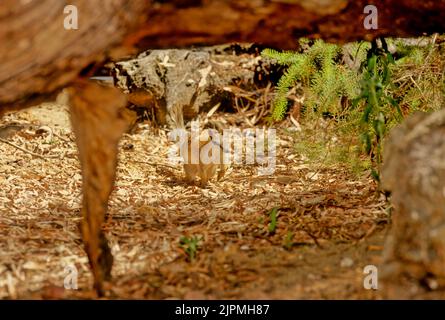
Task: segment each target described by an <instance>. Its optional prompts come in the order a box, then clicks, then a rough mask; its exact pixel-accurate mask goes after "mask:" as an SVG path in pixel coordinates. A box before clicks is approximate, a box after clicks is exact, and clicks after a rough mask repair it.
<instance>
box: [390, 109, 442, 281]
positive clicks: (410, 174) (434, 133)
mask: <svg viewBox="0 0 445 320" xmlns="http://www.w3.org/2000/svg"><path fill="white" fill-rule="evenodd" d="M444 137H445V109H443V110H441V111H438V112H435V113H432V114H423V113H418V114H415V115H413V116H412V117H410V118H409V119H407V121H406V122H405V123H404V124H403V125H401V126H400V127H398V128H396V129H394V130H393V132H392V133H391V135H390V137H389V138H388V140H387V143H386V144H385V154H384V165H383V169H382V178H383V180H382V186H383V188H385V189H386V190H389V191H391V202H392V203H393V205H394V207H395V208H394V214H393V215H392V229H391V232H390V234H389V236H388V238H387V242H386V245H385V262H384V269H383V273H382V278H386V279H387V280H388V281H398V280H400V276H401V275H405V276H408V277H411V278H414V279H417V280H419V281H421V282H423V283H426V284H428V285H429V286H430V288H431V289H436V288H437V287H438V286H442V287H445V165H444V164H445V139H444Z"/></svg>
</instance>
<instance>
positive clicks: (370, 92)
mask: <svg viewBox="0 0 445 320" xmlns="http://www.w3.org/2000/svg"><path fill="white" fill-rule="evenodd" d="M390 64H394V59H393V57H392V55H391V53H390V52H389V51H388V49H387V46H386V42H385V41H384V40H383V39H382V48H378V46H377V41H373V43H372V47H371V49H370V50H369V52H368V59H367V61H366V63H364V72H363V76H362V77H363V78H362V81H361V94H360V96H359V97H358V98H356V99H355V100H354V103H353V105H354V106H357V105H358V104H359V102H360V101H363V102H364V103H363V107H362V109H361V112H362V118H361V123H360V125H361V134H360V140H361V142H362V144H363V146H364V151H365V152H366V154H369V155H370V156H371V159H372V162H373V163H374V166H373V168H372V176H373V178H374V179H375V180H377V181H379V173H378V170H379V169H378V168H379V166H380V164H381V162H382V142H383V138H384V137H385V135H386V133H387V131H388V127H387V123H388V122H391V121H396V122H399V121H400V120H401V119H402V118H403V115H402V112H401V110H400V108H399V105H398V103H397V101H396V100H394V99H393V98H392V97H391V95H390V94H388V88H390V87H391V86H392V82H391V70H390ZM388 106H390V107H392V108H394V109H395V110H396V111H397V112H391V110H388Z"/></svg>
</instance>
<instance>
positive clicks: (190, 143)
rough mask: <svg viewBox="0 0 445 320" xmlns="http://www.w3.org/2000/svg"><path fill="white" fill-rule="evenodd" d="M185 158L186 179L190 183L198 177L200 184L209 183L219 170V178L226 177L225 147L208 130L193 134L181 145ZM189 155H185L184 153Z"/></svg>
mask: <svg viewBox="0 0 445 320" xmlns="http://www.w3.org/2000/svg"><path fill="white" fill-rule="evenodd" d="M181 152H183V153H182V155H183V158H184V172H185V179H186V181H187V182H189V183H194V182H195V181H196V178H197V177H199V179H200V181H199V182H200V186H201V187H203V186H205V185H207V182H208V181H209V180H211V179H212V178H213V177H214V176H215V174H216V172H217V171H218V176H217V180H220V179H221V178H222V177H224V173H225V169H226V168H225V165H224V161H223V158H224V149H223V148H222V146H221V144H219V143H218V142H216V141H214V140H213V139H212V138H211V136H210V134H209V131H208V130H204V131H202V132H201V134H199V135H198V134H196V135H193V134H192V135H191V136H189V137H188V139H187V140H186V141H185V142H184V144H183V145H182V147H181ZM185 152H186V153H187V156H186V157H184V153H185Z"/></svg>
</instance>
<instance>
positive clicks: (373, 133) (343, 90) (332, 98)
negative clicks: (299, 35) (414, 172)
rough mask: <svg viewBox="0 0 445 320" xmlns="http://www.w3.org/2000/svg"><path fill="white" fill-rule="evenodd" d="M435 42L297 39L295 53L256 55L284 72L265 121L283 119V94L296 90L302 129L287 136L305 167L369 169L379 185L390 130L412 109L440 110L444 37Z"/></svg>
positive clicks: (285, 102) (444, 75) (443, 91)
mask: <svg viewBox="0 0 445 320" xmlns="http://www.w3.org/2000/svg"><path fill="white" fill-rule="evenodd" d="M435 37H436V36H433V37H430V38H419V39H408V40H407V39H395V40H393V39H388V40H387V43H388V45H386V41H385V40H380V42H381V45H380V46H377V41H375V42H374V43H369V42H356V43H349V44H346V45H344V46H337V45H333V44H327V43H324V42H323V41H321V40H317V41H315V42H313V43H312V44H311V42H310V41H308V40H306V39H302V40H300V49H299V50H298V51H295V52H294V51H285V52H278V51H275V50H264V51H263V53H262V54H263V56H265V57H269V58H272V59H275V60H276V61H277V62H278V63H279V64H282V65H284V66H286V67H287V71H286V72H285V74H284V75H283V77H282V78H281V79H280V81H279V82H278V84H277V88H276V97H275V99H274V104H273V112H272V119H273V120H282V119H283V118H284V117H285V114H286V112H287V108H288V105H289V100H290V99H289V98H288V97H289V91H290V90H291V89H293V88H295V87H297V88H298V89H297V90H298V93H297V95H299V96H300V97H303V98H304V105H303V106H302V109H301V110H302V112H303V113H302V120H301V121H304V126H302V128H303V131H302V132H297V133H292V135H295V138H296V139H297V140H296V144H295V146H296V151H297V153H298V154H301V155H302V156H303V157H304V158H306V159H307V160H308V161H309V162H311V163H314V162H317V160H318V161H323V162H324V165H335V164H338V163H341V164H342V165H346V166H347V167H348V168H349V169H351V171H352V172H353V173H355V174H361V173H362V172H363V171H365V170H366V171H367V170H371V174H372V175H373V177H374V178H375V179H376V180H377V181H378V180H379V170H378V168H379V165H380V163H381V162H382V141H383V138H384V137H385V136H386V135H387V133H388V132H389V130H390V129H391V128H392V127H393V126H395V125H396V124H397V123H399V122H400V121H401V120H402V119H403V117H405V116H407V115H409V114H410V113H412V112H414V111H418V110H420V111H425V112H429V111H432V110H438V109H440V108H442V107H443V106H444V101H445V72H444V70H445V58H444V57H445V41H444V40H445V37H443V36H437V41H435V39H436V38H435ZM388 47H389V48H390V49H391V52H395V55H394V56H393V55H392V54H391V53H390V50H388ZM293 92H295V91H293ZM326 115H328V117H329V118H326ZM303 117H304V118H303ZM322 118H324V120H322Z"/></svg>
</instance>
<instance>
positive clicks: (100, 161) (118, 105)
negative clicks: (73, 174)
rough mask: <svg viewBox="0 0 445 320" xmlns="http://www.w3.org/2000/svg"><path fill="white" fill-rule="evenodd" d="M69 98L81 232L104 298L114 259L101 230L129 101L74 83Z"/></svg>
mask: <svg viewBox="0 0 445 320" xmlns="http://www.w3.org/2000/svg"><path fill="white" fill-rule="evenodd" d="M69 94H70V99H71V105H70V112H71V121H72V125H73V130H74V133H75V134H76V142H77V149H78V150H79V159H80V163H81V166H82V193H83V199H82V217H83V220H82V224H81V231H82V237H83V242H84V245H85V251H86V252H87V254H88V258H89V261H90V265H91V269H92V270H93V275H94V286H95V288H96V290H97V292H98V293H99V294H102V293H103V282H104V281H105V280H109V279H110V277H111V267H112V264H113V256H112V255H111V252H110V249H109V247H108V243H107V239H106V238H105V235H104V234H103V232H102V229H101V228H102V223H103V221H104V217H105V214H106V212H107V206H108V198H109V196H110V193H111V190H112V188H113V185H114V179H115V172H116V163H117V144H118V142H119V139H120V137H121V135H122V133H123V132H124V131H125V129H126V127H127V126H126V121H125V116H124V115H123V113H122V111H123V109H124V107H125V105H126V102H127V101H126V98H125V95H124V94H123V93H122V92H121V91H120V90H118V89H115V88H112V87H103V86H100V85H98V84H95V83H91V82H79V83H75V84H74V85H73V86H72V87H71V88H70V89H69Z"/></svg>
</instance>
